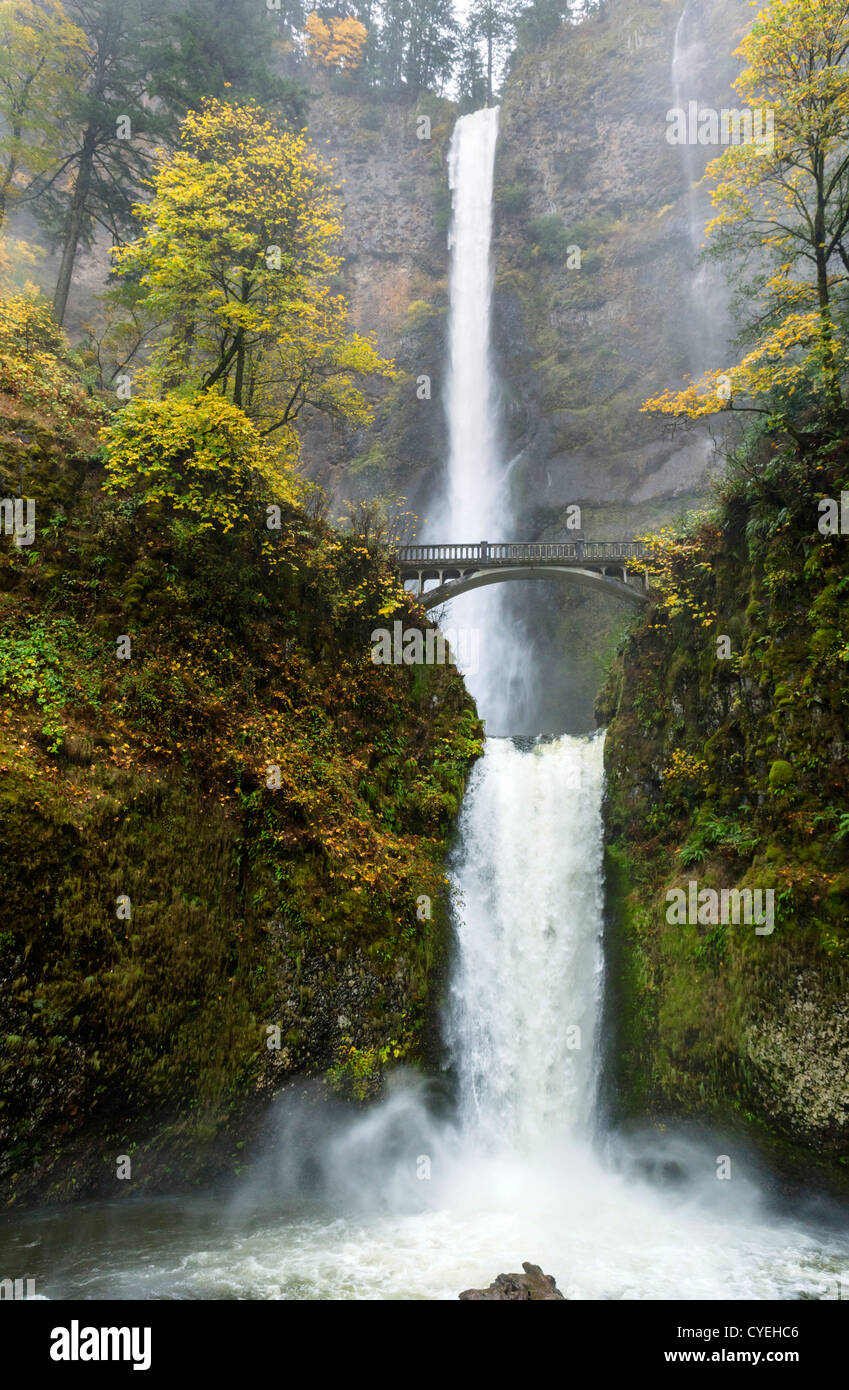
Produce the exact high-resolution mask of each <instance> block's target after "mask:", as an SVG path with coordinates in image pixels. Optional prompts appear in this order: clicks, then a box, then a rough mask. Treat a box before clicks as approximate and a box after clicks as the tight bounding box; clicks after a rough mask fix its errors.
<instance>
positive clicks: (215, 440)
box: [103, 394, 299, 532]
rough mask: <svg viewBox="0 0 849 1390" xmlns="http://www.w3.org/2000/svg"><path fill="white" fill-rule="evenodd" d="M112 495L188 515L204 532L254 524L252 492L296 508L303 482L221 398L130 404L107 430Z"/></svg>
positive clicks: (174, 398)
mask: <svg viewBox="0 0 849 1390" xmlns="http://www.w3.org/2000/svg"><path fill="white" fill-rule="evenodd" d="M103 441H104V453H105V457H106V473H107V478H106V482H105V483H104V489H105V491H107V492H128V493H129V494H130V495H131V496H132V497H133V498H134V499H135V500H136V501H137V502H139V503H141V504H142V505H143V506H148V507H155V508H157V509H162V508H164V509H165V510H167V511H171V512H181V513H183V514H185V519H186V520H190V519H191V520H193V521H194V522H195V523H196V529H197V530H201V531H202V530H211V529H218V530H220V531H222V532H226V531H229V530H230V529H231V527H232V526H233V525H234V523H235V521H236V520H237V519H240V518H241V519H243V520H248V519H249V518H248V517H247V516H246V511H245V509H246V505H247V502H248V501H249V499H250V497H251V495H253V496H255V497H261V496H266V495H267V496H269V497H273V498H274V500H276V501H277V502H279V503H291V502H293V501H294V500H295V498H296V497H297V495H298V492H299V484H298V481H297V479H296V477H295V474H294V472H293V471H292V469H291V468H290V467H287V466H285V465H282V464H281V462H280V459H279V455H278V454H277V453H276V451H275V450H274V449H273V448H272V447H270V446H269V445H267V444H265V443H263V440H262V438H261V436H260V434H259V432H258V430H257V428H256V426H255V425H254V424H253V422H252V421H251V420H249V419H248V417H247V415H245V413H244V411H242V410H240V409H239V408H238V406H235V405H232V404H231V403H230V402H229V401H227V400H225V399H224V397H222V396H213V395H208V394H204V395H201V396H194V397H188V398H187V397H182V396H170V397H169V398H168V399H167V400H164V401H152V400H139V401H131V402H130V403H129V404H128V405H127V406H125V408H124V409H123V410H122V411H121V413H120V414H119V415H118V416H117V418H116V419H115V420H114V421H113V422H112V424H111V425H110V426H109V427H108V428H107V429H106V430H105V431H104V434H103Z"/></svg>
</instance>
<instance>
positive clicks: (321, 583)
mask: <svg viewBox="0 0 849 1390" xmlns="http://www.w3.org/2000/svg"><path fill="white" fill-rule="evenodd" d="M0 418H2V427H0V428H1V431H2V432H0V493H3V494H5V495H13V494H14V493H16V492H17V491H18V490H19V489H23V492H24V495H26V496H31V497H35V498H36V518H37V521H36V529H37V536H36V541H35V543H34V544H33V545H32V546H31V547H19V548H16V547H14V546H13V545H12V544H11V540H10V539H9V538H3V539H2V540H0V604H2V606H1V607H0V856H2V862H3V876H4V893H3V900H2V906H1V907H0V1040H2V1048H0V1072H2V1088H1V1089H2V1101H0V1152H1V1153H2V1159H0V1185H2V1192H3V1195H4V1199H5V1200H6V1201H25V1200H29V1199H32V1198H34V1197H36V1196H37V1197H41V1198H43V1197H45V1196H46V1197H49V1198H65V1197H68V1196H71V1195H77V1194H85V1193H91V1192H95V1191H100V1192H103V1191H105V1192H118V1193H126V1192H127V1191H138V1189H139V1187H167V1186H170V1187H173V1186H186V1185H190V1184H194V1183H196V1182H199V1181H201V1180H202V1179H205V1178H207V1177H209V1175H210V1174H211V1173H216V1172H220V1171H222V1169H224V1170H227V1169H228V1168H230V1169H232V1168H234V1167H236V1168H237V1167H238V1165H239V1163H240V1161H241V1160H240V1157H239V1153H240V1151H241V1149H242V1146H243V1144H244V1143H245V1142H246V1140H247V1139H248V1138H249V1136H250V1133H251V1127H252V1124H253V1122H254V1121H255V1120H258V1118H259V1115H260V1113H261V1110H262V1108H263V1106H264V1105H265V1103H266V1101H267V1100H268V1098H269V1097H270V1096H271V1095H272V1094H273V1093H274V1092H275V1091H276V1090H278V1089H279V1088H280V1087H281V1086H283V1085H284V1084H287V1083H288V1082H291V1081H292V1080H293V1079H295V1078H298V1077H303V1076H306V1075H316V1076H324V1075H325V1074H329V1076H330V1079H331V1080H332V1081H335V1080H336V1079H337V1077H338V1068H339V1060H340V1048H342V1047H344V1048H349V1049H350V1048H353V1049H354V1055H355V1056H356V1057H358V1058H362V1057H365V1058H366V1059H367V1060H368V1062H369V1065H368V1066H367V1067H364V1066H363V1065H362V1063H360V1064H359V1069H355V1071H356V1076H357V1078H358V1079H359V1080H360V1081H362V1077H363V1076H366V1077H367V1081H362V1084H360V1085H358V1087H357V1088H354V1089H353V1090H352V1091H351V1092H350V1093H351V1094H352V1097H353V1098H362V1097H365V1096H367V1095H372V1094H374V1093H375V1092H376V1090H377V1089H379V1085H380V1081H381V1077H382V1074H383V1070H384V1068H385V1067H386V1066H389V1065H393V1064H394V1063H396V1062H397V1061H398V1060H400V1059H401V1058H403V1059H404V1060H405V1061H407V1062H412V1063H416V1062H417V1061H420V1060H421V1059H423V1058H424V1057H426V1056H428V1055H429V1052H430V1051H431V1050H432V1048H433V1046H434V1034H433V1020H434V1017H435V1005H436V1001H437V999H438V995H439V987H440V981H441V971H442V966H443V963H444V956H445V948H446V937H447V909H446V882H445V874H444V863H443V861H444V848H445V840H446V836H447V834H448V832H449V830H450V828H451V825H452V820H453V817H454V815H455V813H456V809H457V806H458V802H459V797H460V795H461V793H462V789H463V785H464V782H465V777H466V774H467V771H468V769H469V766H470V764H471V762H472V761H473V759H474V758H475V756H476V755H477V754H478V752H479V751H480V746H481V743H480V734H481V729H480V725H479V722H478V720H477V716H476V713H475V710H474V707H473V705H472V703H471V701H470V699H469V697H468V696H467V694H466V691H465V689H464V686H463V684H462V681H461V679H460V677H459V675H458V674H457V672H456V670H455V669H454V668H453V667H449V666H431V667H419V668H415V667H407V666H377V665H375V664H374V663H373V662H372V660H371V645H370V633H371V632H372V630H373V628H375V627H378V626H383V625H385V624H388V625H389V626H390V628H391V624H392V622H393V621H395V620H397V619H401V620H403V621H405V622H406V623H407V624H408V625H413V624H414V625H416V626H419V627H424V626H427V625H428V620H427V618H426V616H425V615H424V613H423V612H422V611H421V610H420V609H418V608H417V607H416V606H415V604H414V602H413V600H412V599H410V598H409V597H408V596H407V595H405V594H404V592H403V589H402V588H401V585H400V581H399V580H398V577H397V574H396V573H395V571H394V569H393V566H392V563H391V560H390V558H389V557H388V556H387V555H386V553H385V552H383V551H382V550H381V548H380V546H379V545H375V544H374V543H373V542H372V541H371V540H370V539H369V538H368V537H366V536H364V535H357V534H353V533H350V534H345V535H343V534H340V533H339V532H336V531H333V530H331V529H330V528H329V527H328V526H326V525H325V524H324V523H323V522H322V521H321V520H320V519H316V516H315V515H314V513H310V512H308V511H307V510H304V508H303V507H302V506H301V505H300V504H299V503H297V502H295V501H292V500H291V499H288V500H287V499H281V500H282V506H281V526H280V529H279V530H277V531H271V532H270V531H269V530H268V528H267V526H266V521H267V513H266V505H267V503H268V501H269V496H268V494H267V491H265V490H264V487H261V486H259V483H258V482H257V487H256V490H255V491H254V490H253V488H252V486H250V485H246V489H245V491H244V493H243V494H242V496H241V500H240V505H239V508H238V509H237V511H236V513H235V514H234V515H233V516H232V524H231V522H230V520H229V519H228V521H227V522H226V523H225V524H223V525H219V524H218V523H217V522H214V523H213V524H211V525H210V524H207V522H208V520H209V519H208V518H207V519H206V520H204V519H203V518H199V517H195V518H194V520H193V517H192V516H191V515H187V513H186V510H185V508H178V507H175V506H170V505H169V503H168V498H167V497H165V496H164V495H163V496H162V497H159V496H157V497H155V498H147V499H146V498H145V497H143V496H142V495H141V494H135V493H134V492H133V489H132V487H129V488H121V489H119V490H118V492H117V493H116V494H114V495H110V494H108V493H107V492H105V491H104V488H103V482H104V471H103V464H102V462H101V457H100V453H99V448H98V443H97V438H96V435H95V433H94V432H93V426H92V425H91V424H89V426H87V427H86V426H85V425H84V424H83V425H80V427H79V428H78V429H77V430H76V433H75V434H74V436H73V437H68V436H67V434H66V433H63V432H58V433H57V431H56V429H54V428H52V427H51V423H50V419H49V411H48V412H47V413H45V411H44V409H42V410H41V411H40V412H35V411H33V410H32V409H30V408H29V407H27V406H26V404H25V403H23V402H21V401H20V400H15V399H13V398H3V399H2V400H0ZM86 431H87V432H86ZM189 510H191V509H189ZM195 522H196V523H197V524H194V523H195ZM425 899H427V900H429V903H430V909H429V911H428V912H427V914H422V913H420V912H419V911H418V908H419V905H420V903H421V902H422V901H423V900H425ZM349 1055H350V1054H349ZM120 1155H129V1156H130V1157H131V1159H132V1170H133V1179H132V1182H119V1183H117V1184H116V1168H117V1163H118V1159H119V1156H120Z"/></svg>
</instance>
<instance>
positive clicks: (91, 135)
mask: <svg viewBox="0 0 849 1390" xmlns="http://www.w3.org/2000/svg"><path fill="white" fill-rule="evenodd" d="M96 143H97V130H96V127H95V126H94V125H89V126H87V127H86V132H85V135H84V136H83V144H82V149H81V151H80V161H79V164H78V166H77V178H76V182H75V184H74V195H73V197H72V199H71V208H70V212H69V214H68V225H67V230H66V232H65V243H64V245H63V247H62V263H61V265H60V266H59V278H58V280H57V281H56V293H55V294H54V296H53V312H54V314H55V316H56V322H57V323H60V324H61V323H63V322H64V319H65V310H66V309H67V307H68V294H69V292H70V289H71V277H72V275H73V273H74V262H75V261H76V258H77V247H78V246H79V244H80V236H81V234H82V230H83V222H84V220H85V214H86V204H87V202H88V193H89V189H90V188H91V174H92V170H93V168H94V150H95V145H96Z"/></svg>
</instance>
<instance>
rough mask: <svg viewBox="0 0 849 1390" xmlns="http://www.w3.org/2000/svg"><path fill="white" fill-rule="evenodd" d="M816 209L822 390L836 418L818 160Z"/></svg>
mask: <svg viewBox="0 0 849 1390" xmlns="http://www.w3.org/2000/svg"><path fill="white" fill-rule="evenodd" d="M816 177H817V208H816V213H815V215H814V255H815V258H816V267H817V298H818V300H819V312H820V323H821V324H822V330H821V331H822V346H823V359H822V367H823V373H824V375H825V380H826V388H827V390H828V394H829V396H830V398H831V404H832V407H833V409H834V411H835V413H836V414H840V413H842V411H843V393H842V391H841V389H840V377H839V373H838V369H837V358H836V353H835V349H834V320H833V319H832V316H831V293H830V289H829V284H828V261H827V259H826V254H825V191H824V184H825V164H824V161H822V160H821V159H820V160H818V164H817V169H816Z"/></svg>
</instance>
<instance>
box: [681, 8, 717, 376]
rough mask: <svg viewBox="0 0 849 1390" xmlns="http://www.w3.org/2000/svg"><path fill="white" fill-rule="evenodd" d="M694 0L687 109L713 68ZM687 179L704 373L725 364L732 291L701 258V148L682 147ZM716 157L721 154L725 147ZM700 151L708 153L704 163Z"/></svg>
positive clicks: (706, 211) (694, 326) (685, 59)
mask: <svg viewBox="0 0 849 1390" xmlns="http://www.w3.org/2000/svg"><path fill="white" fill-rule="evenodd" d="M693 9H694V5H693V0H686V3H685V5H684V8H683V10H682V11H681V15H680V18H679V20H678V23H677V25H676V26H675V38H674V41H673V45H672V71H671V79H672V91H673V105H674V106H675V107H676V108H677V109H678V110H682V111H684V112H687V110H688V107H689V104H690V102H695V103H696V104H697V105H698V104H699V102H700V100H701V97H702V95H703V94H702V93H701V90H700V82H701V81H702V77H703V74H704V72H705V69H706V66H707V59H708V56H709V55H708V54H707V52H706V47H705V44H704V43H703V42H702V40H701V39H700V38H699V37H698V36H697V34H696V33H695V32H694V30H695V25H694V15H693V13H692V11H693ZM680 150H681V158H682V160H683V165H684V174H685V177H686V180H687V228H688V240H689V255H690V264H689V266H687V267H682V279H683V280H684V282H685V283H686V284H687V286H688V288H689V299H690V304H689V306H688V307H689V315H690V317H689V360H688V362H687V370H688V371H689V372H690V373H691V375H693V376H695V377H699V376H701V375H702V373H703V372H704V371H706V370H708V369H709V368H715V367H717V366H718V365H720V363H721V360H722V354H723V352H724V350H725V348H726V346H727V328H726V320H727V289H726V286H725V282H724V280H723V278H722V276H721V275H720V274H719V272H718V270H717V269H716V266H715V265H712V264H711V263H710V262H708V261H704V260H702V261H700V256H701V253H702V249H703V246H704V240H705V225H706V222H707V220H708V218H709V217H710V215H711V210H710V201H709V198H708V196H707V193H706V192H705V191H703V190H701V189H700V188H699V180H700V179H701V177H702V174H703V171H704V167H705V160H704V157H703V156H704V151H703V149H702V147H701V146H694V145H691V144H689V143H688V144H684V145H681V146H680ZM710 153H711V155H712V156H714V155H718V154H719V153H720V150H719V149H716V150H712V151H711V152H710ZM697 155H700V156H702V157H701V161H700V163H699V162H698V161H697Z"/></svg>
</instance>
